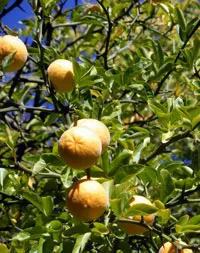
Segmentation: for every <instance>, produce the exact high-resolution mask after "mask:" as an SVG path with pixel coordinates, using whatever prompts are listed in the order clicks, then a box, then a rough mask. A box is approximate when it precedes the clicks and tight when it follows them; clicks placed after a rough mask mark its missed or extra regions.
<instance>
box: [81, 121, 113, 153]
mask: <svg viewBox="0 0 200 253" xmlns="http://www.w3.org/2000/svg"><path fill="white" fill-rule="evenodd" d="M77 126H81V127H86V128H88V129H90V130H92V131H94V132H95V133H96V134H97V135H98V136H99V138H100V140H101V143H102V153H104V152H105V151H106V149H107V147H108V145H109V144H110V132H109V130H108V128H107V126H106V125H105V124H104V123H103V122H101V121H99V120H97V119H80V120H78V122H77Z"/></svg>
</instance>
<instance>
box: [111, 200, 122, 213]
mask: <svg viewBox="0 0 200 253" xmlns="http://www.w3.org/2000/svg"><path fill="white" fill-rule="evenodd" d="M110 206H111V209H112V211H113V212H114V214H115V215H116V216H117V217H120V216H121V215H122V213H123V211H124V205H123V203H122V201H121V199H111V200H110Z"/></svg>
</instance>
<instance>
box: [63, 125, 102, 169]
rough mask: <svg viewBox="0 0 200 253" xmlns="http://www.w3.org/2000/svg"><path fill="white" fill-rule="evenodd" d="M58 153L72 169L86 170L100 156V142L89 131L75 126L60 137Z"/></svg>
mask: <svg viewBox="0 0 200 253" xmlns="http://www.w3.org/2000/svg"><path fill="white" fill-rule="evenodd" d="M58 151H59V154H60V157H61V158H62V159H63V161H64V162H65V163H66V164H67V165H68V166H70V167H71V168H73V169H88V168H89V167H91V166H92V165H94V164H95V163H96V162H97V160H98V158H99V156H100V155H101V141H100V139H99V137H98V136H97V135H96V134H95V133H94V132H93V131H91V130H89V129H87V128H85V127H79V126H75V127H72V128H70V129H68V130H67V131H65V132H64V133H63V134H62V136H61V137H60V140H59V143H58Z"/></svg>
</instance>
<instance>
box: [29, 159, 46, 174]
mask: <svg viewBox="0 0 200 253" xmlns="http://www.w3.org/2000/svg"><path fill="white" fill-rule="evenodd" d="M46 166H47V165H46V162H45V161H44V159H42V158H40V160H39V161H38V162H37V163H36V164H34V166H33V170H32V175H33V176H35V175H37V174H38V173H40V172H41V171H42V170H44V169H45V168H46Z"/></svg>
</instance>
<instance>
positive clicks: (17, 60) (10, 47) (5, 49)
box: [0, 35, 28, 72]
mask: <svg viewBox="0 0 200 253" xmlns="http://www.w3.org/2000/svg"><path fill="white" fill-rule="evenodd" d="M13 52H15V54H14V56H13V59H12V62H11V63H10V65H9V66H8V67H7V68H6V69H5V72H15V71H18V70H19V69H21V68H22V67H23V66H24V64H25V62H26V60H27V56H28V52H27V49H26V46H25V44H24V42H23V41H22V40H20V39H19V38H18V37H17V36H12V35H5V36H2V37H0V64H1V63H2V60H3V59H4V57H6V56H8V55H9V54H11V53H13Z"/></svg>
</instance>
